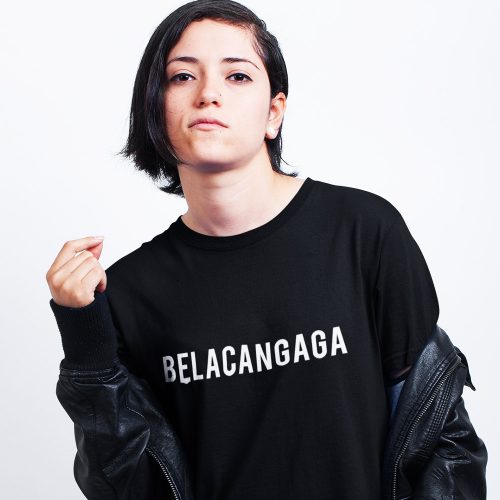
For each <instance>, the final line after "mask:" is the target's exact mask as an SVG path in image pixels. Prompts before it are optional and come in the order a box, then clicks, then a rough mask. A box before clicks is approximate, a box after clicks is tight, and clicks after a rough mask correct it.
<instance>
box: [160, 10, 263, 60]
mask: <svg viewBox="0 0 500 500" xmlns="http://www.w3.org/2000/svg"><path fill="white" fill-rule="evenodd" d="M229 49H230V50H231V52H232V53H237V54H238V56H239V57H245V56H253V57H252V58H253V59H255V58H256V57H258V55H257V53H256V52H255V50H254V48H253V35H252V33H251V32H250V31H249V30H248V29H245V28H241V27H239V26H232V25H230V24H227V23H223V22H220V21H214V20H213V19H203V20H201V21H193V22H192V23H191V24H189V25H188V27H187V28H186V29H185V30H184V31H183V33H182V35H181V37H180V39H179V40H178V42H177V43H176V45H175V46H174V47H172V49H171V50H170V52H169V54H168V56H169V59H171V58H174V57H178V56H194V57H198V58H199V59H211V58H213V59H217V60H219V59H220V56H221V55H222V54H224V55H225V53H226V52H227V51H228V50H229ZM256 62H260V59H258V60H257V61H256Z"/></svg>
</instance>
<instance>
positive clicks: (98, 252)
mask: <svg viewBox="0 0 500 500" xmlns="http://www.w3.org/2000/svg"><path fill="white" fill-rule="evenodd" d="M103 245H104V241H100V242H99V243H97V245H94V246H93V247H89V248H87V250H88V251H89V252H92V254H93V255H94V257H95V258H96V259H97V260H99V257H100V256H101V253H102V249H103Z"/></svg>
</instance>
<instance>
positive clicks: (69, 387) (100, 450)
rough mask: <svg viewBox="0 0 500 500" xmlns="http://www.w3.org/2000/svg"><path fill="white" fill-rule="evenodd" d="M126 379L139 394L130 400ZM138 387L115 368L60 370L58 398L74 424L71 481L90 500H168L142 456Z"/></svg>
mask: <svg viewBox="0 0 500 500" xmlns="http://www.w3.org/2000/svg"><path fill="white" fill-rule="evenodd" d="M130 377H134V380H133V385H134V387H136V388H139V389H136V390H135V394H134V395H131V394H130V393H129V386H130V385H131V383H130ZM140 384H141V381H140V380H136V378H135V376H134V375H133V374H131V373H128V371H127V369H126V367H125V366H124V365H122V364H120V363H119V362H117V363H116V364H115V366H114V367H113V368H110V369H105V370H99V371H85V372H84V371H76V370H68V369H65V368H61V369H60V375H59V380H58V382H57V387H56V395H57V398H58V400H59V402H60V403H61V405H62V406H63V408H64V409H65V411H66V412H67V414H68V415H69V417H70V418H71V420H72V421H73V422H74V432H75V441H76V445H77V453H76V456H75V461H74V476H75V480H76V482H77V484H78V486H79V487H80V489H81V491H82V492H83V494H84V495H85V497H86V498H88V499H92V500H94V499H95V500H108V499H109V500H111V499H113V500H116V499H134V500H136V499H137V500H139V499H144V500H146V499H154V498H158V499H160V498H162V499H164V500H166V499H168V498H170V496H169V495H170V493H169V489H168V483H167V482H166V480H165V478H164V477H163V473H162V471H161V468H160V467H159V465H157V464H156V463H155V461H154V459H153V458H152V457H151V456H150V455H149V454H148V453H146V451H145V450H146V446H147V445H148V442H149V439H150V428H149V425H148V421H147V420H146V418H145V417H144V416H143V415H142V414H141V408H140V398H141V397H142V396H141V394H140V393H141V392H142V391H143V390H145V389H146V387H145V386H142V385H140ZM138 398H139V399H138ZM134 399H135V400H136V402H135V404H134ZM131 400H132V402H131ZM138 403H139V404H138ZM148 404H150V403H148ZM160 492H163V493H162V494H160Z"/></svg>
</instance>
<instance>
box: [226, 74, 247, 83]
mask: <svg viewBox="0 0 500 500" xmlns="http://www.w3.org/2000/svg"><path fill="white" fill-rule="evenodd" d="M236 75H240V76H244V77H245V78H246V79H247V80H248V81H250V82H251V81H252V79H251V78H250V77H249V76H247V75H245V73H234V74H232V75H231V76H230V77H228V78H231V77H233V76H236ZM236 81H237V82H242V81H244V80H236Z"/></svg>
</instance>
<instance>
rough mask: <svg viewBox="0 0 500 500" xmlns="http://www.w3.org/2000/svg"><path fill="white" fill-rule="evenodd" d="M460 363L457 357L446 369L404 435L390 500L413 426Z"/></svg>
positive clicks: (394, 496)
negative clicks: (399, 464)
mask: <svg viewBox="0 0 500 500" xmlns="http://www.w3.org/2000/svg"><path fill="white" fill-rule="evenodd" d="M461 361H462V360H461V359H460V357H459V356H458V355H457V358H456V359H455V362H454V363H453V364H452V365H451V366H450V367H449V368H448V370H447V371H446V373H445V374H444V375H443V376H442V377H441V380H440V381H439V383H438V384H437V385H436V387H435V388H434V390H433V391H432V394H431V396H430V397H429V399H428V400H427V402H426V403H425V405H424V407H423V408H422V410H420V412H419V414H418V415H417V417H416V418H415V420H414V421H413V423H412V425H411V428H410V431H409V432H408V434H407V435H406V439H405V442H404V443H403V447H402V448H401V451H400V452H399V454H398V456H397V458H396V461H395V462H394V468H393V475H392V495H391V498H392V500H396V479H397V476H396V475H397V468H398V463H399V460H400V459H401V457H402V456H403V454H404V452H405V450H406V448H407V447H408V443H409V442H410V436H411V434H412V432H413V430H414V429H415V426H416V425H417V423H418V421H419V420H420V418H421V417H422V415H423V414H424V413H425V412H426V411H427V409H428V408H429V406H430V405H431V403H432V402H433V401H434V398H435V397H436V395H437V393H438V390H439V389H440V388H441V386H442V385H443V384H444V383H445V381H446V379H447V378H448V377H449V376H450V375H451V374H452V372H453V371H454V370H455V368H456V367H457V366H458V365H459V364H460V362H461Z"/></svg>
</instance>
